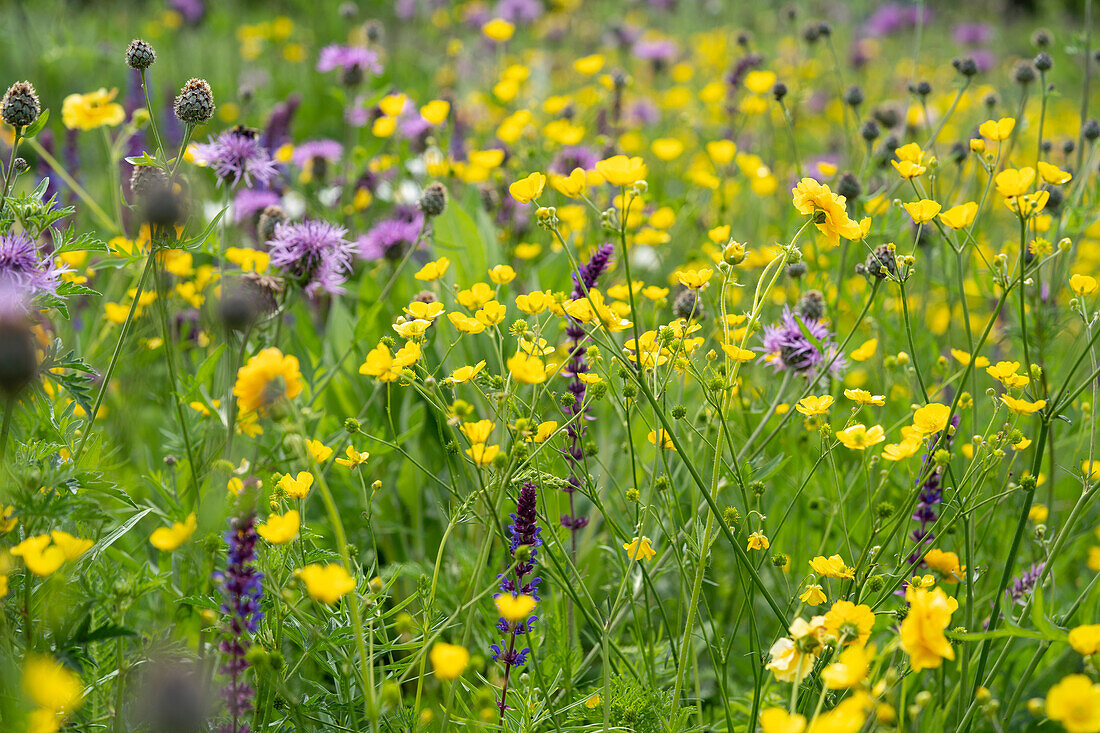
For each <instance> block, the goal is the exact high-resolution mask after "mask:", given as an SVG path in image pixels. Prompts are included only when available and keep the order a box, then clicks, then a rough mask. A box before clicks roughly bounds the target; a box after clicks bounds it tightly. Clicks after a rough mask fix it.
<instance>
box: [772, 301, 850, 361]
mask: <svg viewBox="0 0 1100 733" xmlns="http://www.w3.org/2000/svg"><path fill="white" fill-rule="evenodd" d="M811 339H812V340H811ZM762 341H763V348H762V349H760V351H762V352H763V353H765V354H767V361H768V362H770V363H771V365H772V367H774V368H775V370H776V371H777V372H780V371H787V370H790V371H791V372H793V373H795V374H810V373H812V372H813V371H814V370H815V369H816V368H817V367H818V366H819V365H821V364H823V363H826V362H829V361H832V365H831V366H830V367H829V371H830V372H831V373H832V374H833V375H834V376H837V375H840V374H842V373H843V372H844V368H845V367H846V366H847V365H848V361H847V360H846V359H845V358H844V357H843V356H839V355H837V345H836V343H835V342H834V341H833V340H832V334H830V333H829V327H828V326H826V325H825V324H824V323H822V322H821V321H818V320H814V319H805V320H803V319H802V318H801V317H800V316H797V315H795V314H794V313H792V312H791V309H790V308H786V307H784V308H783V317H782V319H780V321H779V322H778V323H776V324H773V325H769V326H765V327H764V336H763V339H762ZM834 356H835V357H836V359H835V360H834V359H833V357H834Z"/></svg>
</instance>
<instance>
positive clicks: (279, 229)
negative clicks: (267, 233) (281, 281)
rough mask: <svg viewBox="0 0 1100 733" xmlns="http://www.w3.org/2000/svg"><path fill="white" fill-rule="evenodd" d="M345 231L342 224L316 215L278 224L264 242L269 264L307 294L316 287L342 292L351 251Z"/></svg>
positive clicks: (348, 273) (350, 259)
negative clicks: (299, 285)
mask: <svg viewBox="0 0 1100 733" xmlns="http://www.w3.org/2000/svg"><path fill="white" fill-rule="evenodd" d="M347 233H348V230H347V229H344V228H343V227H338V226H333V225H332V224H329V223H328V222H326V221H319V220H316V219H310V220H306V221H300V222H288V223H285V224H278V225H277V226H276V227H275V236H274V237H272V238H271V240H270V241H268V243H267V244H268V247H269V252H270V254H271V265H272V266H273V267H277V268H279V269H280V270H282V271H283V272H284V273H286V274H287V275H289V276H290V277H292V278H295V279H297V280H298V281H299V282H300V283H302V284H303V285H304V286H305V290H306V293H307V294H309V295H315V294H316V293H317V291H319V290H324V291H325V292H328V293H332V294H340V293H343V292H344V289H343V287H342V285H343V284H344V283H345V282H346V281H347V279H348V276H349V275H350V274H351V262H352V254H353V252H354V248H353V246H352V244H351V243H350V242H348V241H347V240H346V239H344V235H346V234H347Z"/></svg>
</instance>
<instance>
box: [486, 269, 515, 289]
mask: <svg viewBox="0 0 1100 733" xmlns="http://www.w3.org/2000/svg"><path fill="white" fill-rule="evenodd" d="M489 279H490V280H492V281H493V282H495V283H496V284H497V285H507V284H508V283H510V282H512V281H513V280H515V279H516V271H515V270H514V269H512V267H510V266H509V265H497V266H495V267H493V268H492V269H490V270H489Z"/></svg>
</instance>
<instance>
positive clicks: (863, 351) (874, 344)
mask: <svg viewBox="0 0 1100 733" xmlns="http://www.w3.org/2000/svg"><path fill="white" fill-rule="evenodd" d="M876 351H878V339H867V340H866V341H864V342H863V343H862V344H860V345H859V347H858V348H856V350H855V351H853V352H852V353H851V354H849V356H850V357H852V361H867V360H868V359H870V358H871V357H872V356H874V355H875V352H876Z"/></svg>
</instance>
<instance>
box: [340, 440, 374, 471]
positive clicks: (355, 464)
mask: <svg viewBox="0 0 1100 733" xmlns="http://www.w3.org/2000/svg"><path fill="white" fill-rule="evenodd" d="M344 455H345V456H346V458H337V459H336V462H337V463H339V464H340V465H341V466H343V467H344V468H351V469H355V468H359V466H361V465H363V464H364V463H366V462H367V459H368V458H370V454H369V453H360V452H359V451H357V450H355V447H354V446H350V445H349V446H348V447H347V450H345V451H344Z"/></svg>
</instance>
